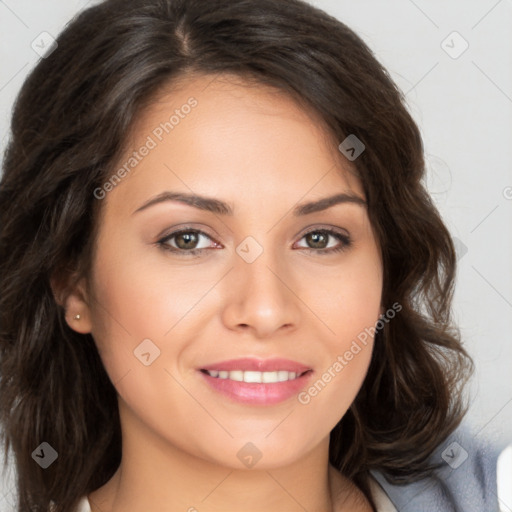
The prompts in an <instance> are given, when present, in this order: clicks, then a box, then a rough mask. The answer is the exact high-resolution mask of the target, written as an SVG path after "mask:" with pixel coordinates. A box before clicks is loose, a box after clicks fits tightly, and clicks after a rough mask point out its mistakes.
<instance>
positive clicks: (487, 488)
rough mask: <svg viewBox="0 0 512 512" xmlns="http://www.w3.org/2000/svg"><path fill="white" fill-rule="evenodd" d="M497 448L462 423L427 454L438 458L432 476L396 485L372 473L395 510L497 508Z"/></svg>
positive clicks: (483, 511) (485, 511) (482, 511)
mask: <svg viewBox="0 0 512 512" xmlns="http://www.w3.org/2000/svg"><path fill="white" fill-rule="evenodd" d="M455 443H456V444H455ZM500 451H501V450H500V448H499V446H498V445H497V443H494V442H493V440H492V439H482V438H481V437H479V436H476V435H474V434H472V433H470V432H469V430H468V429H467V428H466V427H464V426H463V427H461V428H459V429H458V430H456V431H455V432H454V433H453V434H452V435H451V436H450V437H449V438H448V439H447V440H446V441H445V442H443V443H442V445H441V446H439V447H438V448H437V449H436V451H435V452H434V454H433V455H432V456H431V460H432V461H435V462H442V467H441V468H440V469H439V470H437V471H436V473H435V475H434V477H432V478H428V479H423V480H420V481H418V482H416V483H412V484H407V485H405V486H400V485H392V484H390V483H388V482H387V480H386V479H385V478H384V477H383V475H382V474H381V473H379V472H372V474H373V476H374V477H375V479H376V480H377V481H378V482H379V483H380V484H381V486H382V487H383V488H384V489H385V491H386V493H387V494H388V496H389V498H390V499H391V501H392V502H393V503H394V505H395V506H396V508H397V509H398V511H399V512H499V505H498V496H497V493H498V491H497V483H496V464H497V459H498V456H499V454H500Z"/></svg>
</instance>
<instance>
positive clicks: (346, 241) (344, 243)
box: [157, 228, 352, 256]
mask: <svg viewBox="0 0 512 512" xmlns="http://www.w3.org/2000/svg"><path fill="white" fill-rule="evenodd" d="M184 233H196V234H200V235H204V236H206V237H207V238H209V239H210V240H211V239H212V238H211V237H210V235H208V234H207V233H205V232H204V231H201V230H199V229H195V228H184V229H180V230H178V231H173V232H172V233H170V234H169V235H166V236H165V237H163V238H161V239H160V240H158V241H157V245H158V246H159V247H160V248H162V249H163V250H166V251H170V252H172V253H174V254H179V255H180V256H189V255H190V256H197V255H199V254H201V253H202V251H206V250H209V248H202V249H189V250H187V249H178V248H176V247H172V246H170V245H169V244H168V243H167V242H168V241H169V240H171V239H173V238H174V237H176V236H178V235H181V234H184ZM311 233H321V234H323V235H330V236H333V237H334V238H336V239H338V240H339V241H340V242H341V244H340V245H339V246H337V247H334V248H333V247H331V248H330V249H313V248H302V249H304V250H305V251H307V252H308V253H316V254H320V255H328V254H334V253H338V252H342V251H346V250H347V249H349V248H350V247H351V246H352V240H351V239H350V237H349V236H347V235H344V234H342V233H339V232H338V231H335V230H333V229H327V228H320V229H318V228H317V229H312V230H310V231H308V232H306V233H304V234H303V235H302V237H301V238H300V240H302V239H303V238H304V237H306V236H307V235H309V234H311Z"/></svg>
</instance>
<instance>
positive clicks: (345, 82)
mask: <svg viewBox="0 0 512 512" xmlns="http://www.w3.org/2000/svg"><path fill="white" fill-rule="evenodd" d="M57 43H58V48H57V49H56V50H55V51H54V52H53V53H51V55H49V56H47V58H44V59H41V61H40V62H39V63H38V64H37V66H36V67H35V69H34V70H33V71H32V72H31V73H30V75H29V76H28V78H27V80H26V81H25V83H24V85H23V87H22V89H21V91H20V94H19V96H18V98H17V100H16V104H15V108H14V111H13V116H12V125H11V126H12V134H11V138H10V140H9V144H8V147H7V150H6V153H5V155H4V161H3V176H2V179H1V183H0V357H1V359H0V396H1V401H0V426H1V427H2V429H3V431H2V436H3V437H2V438H3V442H4V446H5V454H6V455H5V457H6V458H5V460H4V470H5V465H6V464H7V454H8V452H9V450H12V452H13V454H14V461H15V464H16V470H17V489H18V494H19V496H18V504H17V506H18V509H17V510H18V511H19V512H26V511H33V510H38V511H39V510H48V508H49V504H50V501H53V502H54V503H55V504H56V508H55V510H56V512H64V511H65V512H68V511H69V510H72V509H73V508H74V507H75V506H76V504H77V502H78V500H79V498H80V497H81V496H83V495H85V494H88V493H91V492H92V491H94V490H95V489H97V488H99V487H100V486H102V485H103V484H105V483H106V482H107V481H108V480H109V479H110V477H111V476H112V475H113V474H114V472H115V471H116V469H117V467H118V465H119V463H120V461H121V430H120V421H119V413H118V409H117V395H116V391H115V388H114V386H113V385H112V383H111V382H110V380H109V377H108V376H107V374H106V372H105V370H104V367H103V365H102V362H101V359H100V357H99V355H98V352H97V349H96V346H95V344H94V340H93V339H92V337H91V336H90V335H82V334H78V333H76V332H74V331H73V330H71V329H70V328H69V327H68V326H67V324H66V322H65V320H64V311H63V309H62V307H61V306H59V305H58V302H57V301H56V299H55V296H54V294H53V293H52V288H51V279H52V277H55V276H60V277H62V279H63V280H65V276H68V277H69V276H74V277H77V276H78V277H81V276H84V275H85V276H87V275H88V272H89V270H90V263H91V249H92V247H93V244H94V240H95V229H96V228H97V223H98V214H99V209H100V205H101V203H102V202H101V201H98V200H97V199H95V196H94V190H95V189H96V188H97V187H100V186H101V185H102V183H104V182H105V180H106V179H107V178H108V177H109V176H111V174H112V171H113V170H114V169H115V164H116V161H117V159H118V158H119V157H120V155H121V152H122V150H123V144H124V143H125V141H126V134H127V133H128V132H129V130H130V128H131V127H132V126H133V123H134V121H135V120H136V119H137V116H138V114H139V113H140V112H141V110H142V109H143V108H144V107H145V106H147V105H148V104H149V103H150V102H151V101H152V99H153V98H154V97H155V96H154V95H155V94H156V93H157V92H158V91H160V90H161V88H162V87H164V86H165V85H166V84H172V83H173V81H176V80H179V78H180V77H186V76H187V75H188V74H190V73H200V74H206V75H211V76H212V77H214V76H215V75H217V74H220V73H230V74H235V75H237V76H240V77H245V78H247V79H251V80H256V81H257V82H259V83H261V84H265V85H270V86H272V87H276V88H278V89H280V90H284V91H286V92H287V93H288V94H290V95H291V96H293V97H294V98H296V99H297V100H299V101H300V102H301V104H302V105H304V108H309V109H312V110H313V111H315V112H316V113H317V114H319V116H320V119H322V121H323V122H324V123H325V126H326V128H327V130H328V131H329V132H330V134H331V135H332V137H333V139H334V140H337V141H339V142H341V141H343V140H344V139H345V137H347V136H348V135H349V134H354V135H356V136H357V137H358V138H359V139H360V140H361V141H362V142H363V143H364V144H365V146H366V150H365V151H364V153H363V154H362V155H361V156H360V157H359V158H358V159H357V160H356V161H355V162H354V164H355V166H356V171H357V173H358V176H359V178H360V179H361V182H362V184H363V187H364V191H365V194H366V198H367V202H368V212H369V216H370V221H371V223H372V226H373V228H374V231H375V233H376V236H377V238H378V240H379V244H380V247H381V251H382V258H383V264H384V283H383V295H382V305H383V307H384V308H389V307H390V305H391V304H393V303H395V302H398V303H399V304H400V305H401V306H402V310H401V311H400V313H399V314H397V315H396V317H395V318H394V319H393V320H392V321H390V322H388V323H386V324H385V326H384V329H382V330H380V331H378V333H377V334H376V339H375V347H374V352H373V355H372V360H371V363H370V368H369V371H368V374H367V377H366V380H365V382H364V384H363V386H362V388H361V390H360V392H359V393H358V395H357V397H356V399H355V401H354V403H353V404H352V405H351V407H350V409H349V410H348V412H347V413H346V414H345V415H344V417H343V418H342V419H341V420H340V422H339V423H338V424H337V425H336V427H335V428H334V429H333V430H332V432H331V442H330V451H329V459H330V462H331V463H332V464H333V465H334V466H335V467H336V468H337V469H338V470H340V471H341V472H342V473H343V474H345V475H346V476H348V477H349V478H351V479H352V480H353V481H354V482H355V483H356V484H357V485H358V486H359V487H360V488H361V489H362V491H363V492H364V493H365V494H366V495H367V496H368V498H369V499H370V501H371V496H370V493H369V487H368V486H369V484H368V481H369V471H370V470H377V471H380V472H382V473H383V474H384V475H385V476H386V478H387V479H388V480H389V481H390V482H393V483H407V482H411V481H413V480H416V479H419V478H421V477H423V476H425V475H427V474H429V473H430V472H431V471H432V470H433V469H434V468H435V466H433V465H432V464H431V463H430V462H429V456H430V454H431V453H432V452H433V450H434V449H435V448H436V447H437V446H438V445H439V444H440V443H441V442H442V441H443V440H444V439H445V438H446V437H447V436H448V435H449V434H450V433H451V432H452V431H453V430H454V429H455V428H456V427H457V425H458V424H459V423H460V421H461V419H462V417H463V415H464V413H465V410H466V408H467V405H466V404H465V396H464V387H463V384H464V383H465V381H466V380H467V378H468V376H469V374H470V372H471V370H472V361H471V359H470V358H469V356H468V354H467V353H466V351H465V350H464V348H463V346H462V343H461V339H460V331H459V329H458V328H457V327H456V326H455V325H454V324H453V322H452V320H451V302H452V295H453V286H454V279H455V272H456V256H455V251H454V245H453V243H452V239H451V237H450V234H449V232H448V230H447V228H446V227H445V225H444V224H443V221H442V219H441V217H440V215H439V213H438V211H437V209H436V207H435V206H434V204H433V203H432V201H431V198H430V196H429V194H428V193H427V190H426V189H425V186H424V183H423V181H422V180H423V178H424V173H425V163H424V157H423V146H422V140H421V137H420V133H419V130H418V128H417V126H416V124H415V123H414V121H413V119H412V118H411V115H410V114H409V113H408V111H407V109H406V107H405V101H404V97H403V94H402V93H401V92H400V90H399V89H398V88H397V87H396V85H395V84H394V83H393V81H392V80H391V78H390V76H389V75H388V73H387V72H386V70H385V69H383V67H382V66H381V65H380V64H379V62H378V61H377V60H376V59H375V57H374V55H373V54H372V52H371V51H370V49H369V48H368V47H367V46H366V45H365V44H364V42H363V41H362V40H361V39H360V38H359V37H358V36H357V35H356V34H355V33H354V32H353V31H352V30H350V29H349V28H348V27H347V26H345V25H344V24H343V23H341V22H340V21H338V20H337V19H335V18H333V17H331V16H329V15H327V14H326V13H324V12H323V11H321V10H319V9H316V8H314V7H312V6H311V5H309V4H307V3H305V2H302V1H300V0H279V1H275V0H107V1H105V2H103V3H101V4H99V5H96V6H94V7H91V8H89V9H87V10H85V11H83V12H82V13H81V14H80V15H79V16H77V17H76V18H75V19H74V20H73V21H72V22H71V23H70V24H69V25H68V26H67V27H66V29H65V30H64V31H63V32H62V34H61V35H60V36H59V37H58V39H57ZM171 90H172V89H171ZM43 441H46V442H48V443H49V444H50V445H51V446H52V447H54V448H55V450H56V451H57V452H58V463H56V464H52V465H51V466H50V467H49V468H48V469H46V470H43V469H42V468H41V467H39V465H37V464H35V463H34V460H32V456H31V455H32V452H33V451H34V450H35V449H36V447H38V446H39V445H40V443H41V442H43Z"/></svg>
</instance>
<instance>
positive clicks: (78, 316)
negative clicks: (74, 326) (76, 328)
mask: <svg viewBox="0 0 512 512" xmlns="http://www.w3.org/2000/svg"><path fill="white" fill-rule="evenodd" d="M73 318H74V319H75V320H80V318H82V317H81V316H80V315H75V316H74V317H73Z"/></svg>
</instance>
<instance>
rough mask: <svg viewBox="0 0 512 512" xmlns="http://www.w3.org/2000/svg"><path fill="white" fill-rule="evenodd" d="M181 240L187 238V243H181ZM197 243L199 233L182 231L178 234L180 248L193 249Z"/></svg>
mask: <svg viewBox="0 0 512 512" xmlns="http://www.w3.org/2000/svg"><path fill="white" fill-rule="evenodd" d="M180 240H185V243H183V244H182V243H180ZM196 243H197V233H191V232H188V233H181V234H180V235H178V236H177V239H176V245H177V246H178V247H179V248H180V249H192V248H193V246H194V245H195V244H196Z"/></svg>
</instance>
